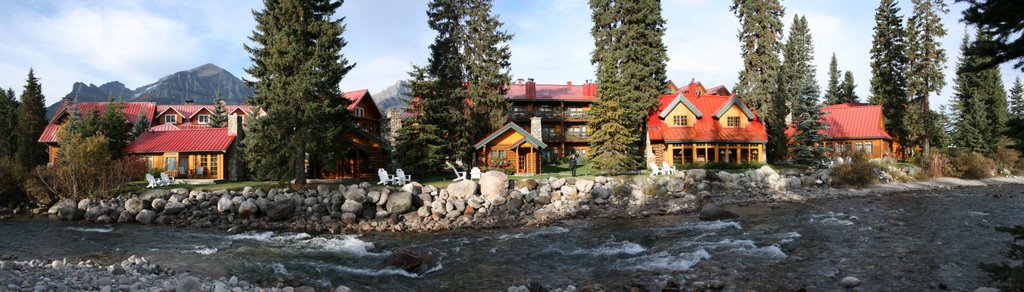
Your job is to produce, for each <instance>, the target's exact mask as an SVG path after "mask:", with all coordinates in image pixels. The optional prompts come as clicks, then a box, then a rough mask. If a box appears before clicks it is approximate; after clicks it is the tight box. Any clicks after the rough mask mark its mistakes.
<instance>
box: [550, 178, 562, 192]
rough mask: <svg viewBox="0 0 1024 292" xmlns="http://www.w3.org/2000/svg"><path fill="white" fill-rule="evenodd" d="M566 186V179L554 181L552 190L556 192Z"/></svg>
mask: <svg viewBox="0 0 1024 292" xmlns="http://www.w3.org/2000/svg"><path fill="white" fill-rule="evenodd" d="M552 179H554V178H552ZM564 185H565V179H564V178H559V179H554V180H552V181H551V188H552V189H555V190H557V189H560V188H562V186H564Z"/></svg>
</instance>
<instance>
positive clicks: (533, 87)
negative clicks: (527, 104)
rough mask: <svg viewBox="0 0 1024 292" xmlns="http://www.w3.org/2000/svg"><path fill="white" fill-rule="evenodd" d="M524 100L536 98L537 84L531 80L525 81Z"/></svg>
mask: <svg viewBox="0 0 1024 292" xmlns="http://www.w3.org/2000/svg"><path fill="white" fill-rule="evenodd" d="M526 98H537V83H536V82H533V78H529V79H526Z"/></svg>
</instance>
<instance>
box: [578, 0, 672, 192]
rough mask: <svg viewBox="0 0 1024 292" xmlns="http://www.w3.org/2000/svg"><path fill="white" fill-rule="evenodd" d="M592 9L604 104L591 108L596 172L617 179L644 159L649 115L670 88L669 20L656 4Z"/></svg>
mask: <svg viewBox="0 0 1024 292" xmlns="http://www.w3.org/2000/svg"><path fill="white" fill-rule="evenodd" d="M590 9H591V13H592V14H591V18H592V20H593V22H594V26H593V28H592V29H591V31H590V33H591V36H593V37H594V45H595V50H594V51H593V52H592V53H591V58H590V60H591V63H593V64H595V65H597V74H596V75H597V83H598V87H599V88H598V99H599V101H598V102H595V103H594V104H593V105H591V111H592V113H591V119H590V120H589V121H588V126H587V129H588V130H589V133H588V139H589V140H590V145H591V148H592V149H593V150H592V152H593V155H592V156H591V157H593V160H592V161H594V167H595V168H597V169H599V170H601V171H604V172H605V173H616V172H621V171H623V170H628V169H634V168H636V167H637V166H638V165H639V162H640V161H641V160H642V159H643V156H642V155H641V152H640V151H639V150H640V149H641V147H642V145H643V142H644V141H643V140H642V137H644V136H645V135H644V131H645V130H646V127H645V126H644V125H645V124H646V117H647V113H648V111H649V110H650V109H651V108H653V107H655V106H657V104H658V96H660V95H661V94H662V93H663V92H664V90H663V89H664V88H665V87H664V86H665V82H666V81H665V80H666V73H665V62H667V61H668V54H667V52H666V48H665V45H664V43H663V41H662V37H663V36H664V34H665V27H664V26H665V20H664V19H663V18H662V17H661V2H660V1H657V0H625V1H615V0H593V1H590ZM598 115H606V116H605V117H602V118H600V119H595V118H594V117H595V116H598ZM599 157H600V158H599Z"/></svg>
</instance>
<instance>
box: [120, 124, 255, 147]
mask: <svg viewBox="0 0 1024 292" xmlns="http://www.w3.org/2000/svg"><path fill="white" fill-rule="evenodd" d="M234 141H235V135H231V134H229V133H228V129H227V128H208V129H185V130H169V131H146V132H143V133H142V134H141V135H139V138H137V139H135V141H132V143H131V144H128V147H125V149H124V152H126V153H164V152H226V151H227V150H228V147H230V146H231V142H234Z"/></svg>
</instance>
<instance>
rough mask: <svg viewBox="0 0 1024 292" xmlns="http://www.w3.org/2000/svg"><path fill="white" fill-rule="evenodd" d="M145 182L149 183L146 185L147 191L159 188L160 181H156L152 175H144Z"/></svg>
mask: <svg viewBox="0 0 1024 292" xmlns="http://www.w3.org/2000/svg"><path fill="white" fill-rule="evenodd" d="M146 181H147V182H149V184H148V185H146V188H147V189H152V188H155V187H159V186H161V184H160V181H158V180H156V178H154V177H153V175H152V174H148V173H147V174H146Z"/></svg>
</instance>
